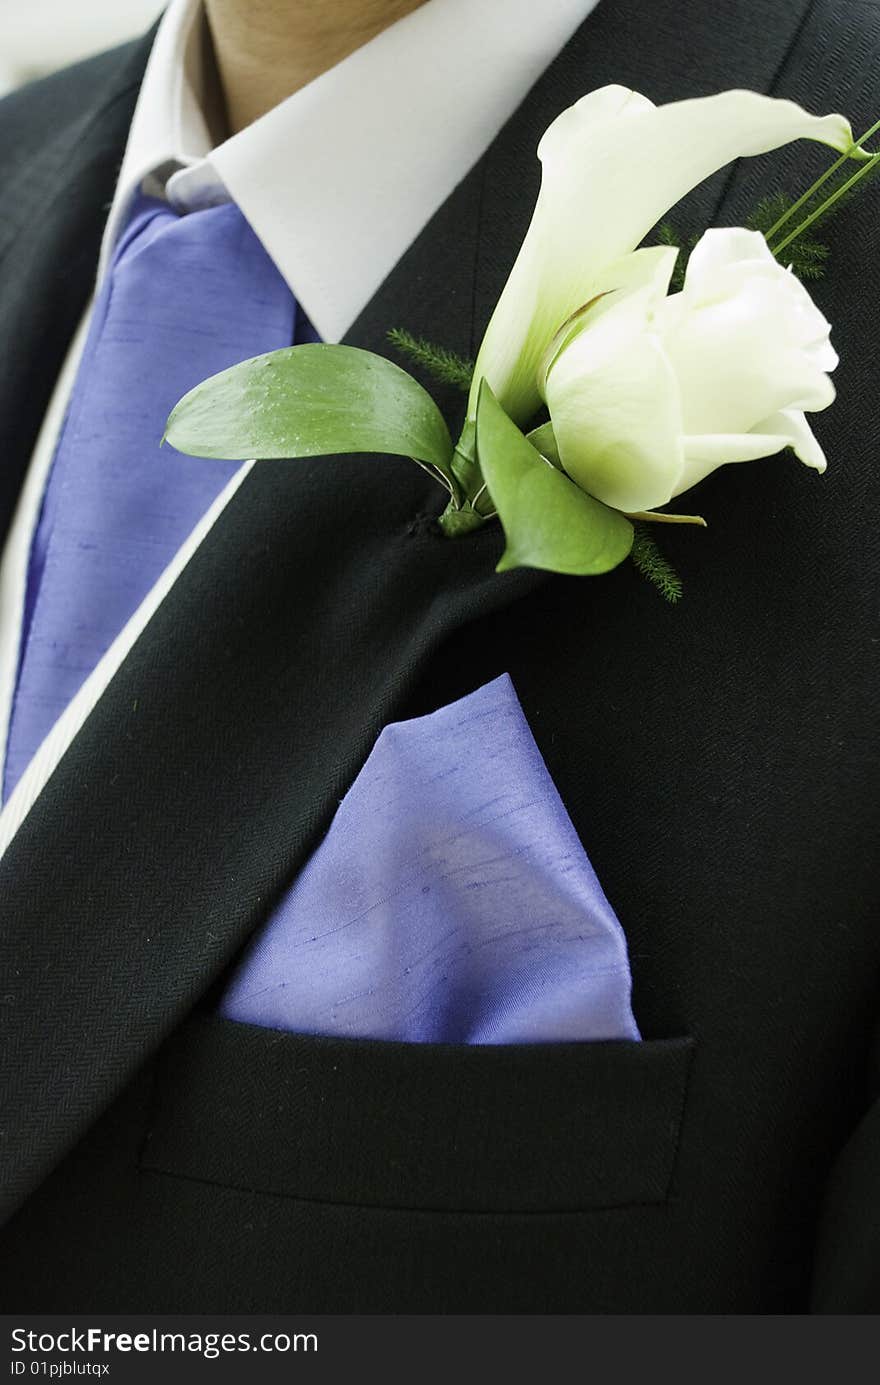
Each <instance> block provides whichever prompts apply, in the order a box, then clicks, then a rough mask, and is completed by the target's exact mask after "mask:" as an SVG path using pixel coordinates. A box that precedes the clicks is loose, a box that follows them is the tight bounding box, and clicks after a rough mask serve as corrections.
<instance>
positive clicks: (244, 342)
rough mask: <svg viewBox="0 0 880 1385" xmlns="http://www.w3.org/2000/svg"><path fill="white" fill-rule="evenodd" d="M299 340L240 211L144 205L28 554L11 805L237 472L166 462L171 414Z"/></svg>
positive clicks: (86, 361)
mask: <svg viewBox="0 0 880 1385" xmlns="http://www.w3.org/2000/svg"><path fill="white" fill-rule="evenodd" d="M298 318H299V320H298ZM303 326H305V331H304V330H303ZM298 328H299V337H298V339H303V338H304V337H306V338H307V337H308V335H309V333H310V332H311V329H310V325H309V324H308V321H307V319H303V317H302V315H298V314H297V306H296V303H295V301H294V299H293V297H292V295H291V293H290V290H289V288H288V287H287V285H286V283H285V282H284V280H283V278H282V277H281V275H280V274H279V273H278V270H277V269H276V268H275V266H274V264H273V263H272V261H271V260H270V259H269V256H268V255H267V254H266V252H265V250H264V249H263V247H262V245H261V244H260V242H259V241H258V240H257V237H256V236H255V235H254V233H253V231H252V230H251V228H250V226H249V225H248V223H247V222H246V221H245V219H244V217H243V216H242V214H241V212H240V211H239V210H238V208H237V207H235V206H234V205H232V204H227V205H224V206H220V207H211V208H209V209H208V210H205V211H199V212H193V213H191V214H189V215H188V216H178V215H177V213H176V212H174V211H173V210H172V209H171V208H170V207H169V206H168V205H167V203H165V202H162V201H159V200H158V199H156V198H148V197H144V198H141V199H139V201H138V203H137V205H136V206H135V208H134V214H133V216H132V218H131V220H130V222H129V224H128V226H127V229H126V231H125V233H124V234H123V236H122V237H121V239H120V241H119V244H118V246H117V249H116V253H115V255H114V257H113V263H112V266H111V268H110V272H109V273H108V275H107V277H106V280H105V282H104V284H103V287H102V289H101V291H100V293H99V295H98V297H97V299H96V302H95V308H94V312H93V316H92V322H91V328H90V331H89V336H88V340H87V342H86V347H85V352H84V354H83V358H82V362H81V364H80V367H79V372H78V374H77V379H76V383H75V385H74V389H73V395H72V398H71V401H70V405H69V408H68V412H67V417H66V419H65V423H64V427H63V429H62V433H61V437H60V439H59V443H58V447H57V450H56V453H55V458H54V462H53V466H52V471H51V474H50V477H49V482H48V485H47V488H46V494H45V498H44V501H43V509H42V513H41V515H40V520H39V523H38V526H37V532H36V535H35V538H34V542H33V545H32V548H31V555H30V566H29V571H28V583H27V596H26V604H25V616H24V628H23V632H22V654H21V659H20V664H19V674H18V683H17V688H16V693H15V700H14V703H13V711H12V720H11V724H10V731H9V745H8V749H7V756H6V772H5V780H4V799H5V798H8V797H9V795H10V794H11V792H12V790H13V789H14V787H15V785H16V783H17V782H18V780H19V778H20V777H21V775H22V773H23V771H24V770H25V769H26V768H27V765H28V763H29V761H30V759H31V757H32V755H33V754H34V752H35V751H36V750H37V749H38V747H39V745H40V744H41V742H42V740H43V738H44V736H45V735H46V734H47V733H48V732H49V731H50V730H51V728H52V726H53V725H54V723H55V721H56V719H57V718H58V717H59V716H60V714H61V713H62V712H63V711H64V709H65V707H66V706H67V704H68V703H69V702H70V700H71V699H72V698H73V696H74V694H75V693H76V692H77V691H78V690H79V688H80V686H81V684H82V683H83V682H84V681H85V679H86V678H87V677H88V675H89V674H90V673H91V672H92V670H93V669H94V667H95V666H96V664H97V663H98V662H99V660H100V659H101V657H102V656H103V655H104V654H105V653H106V651H107V649H108V648H109V646H110V645H111V643H112V642H113V640H114V639H115V638H116V636H117V635H118V634H119V632H120V631H121V630H122V628H123V626H124V625H125V624H126V622H127V620H128V619H129V617H130V616H131V615H133V614H134V612H135V611H136V610H137V608H138V606H139V605H140V603H141V601H142V600H143V599H144V597H145V596H146V595H147V594H148V593H149V591H150V589H151V587H152V586H153V584H154V583H155V582H156V580H157V579H158V578H159V577H160V576H161V574H162V572H163V570H164V569H165V567H166V566H167V564H168V563H169V562H170V561H171V559H172V558H173V557H174V555H175V553H176V552H177V550H178V548H179V547H180V546H181V544H182V543H183V542H184V540H185V539H186V538H187V537H188V536H189V534H190V533H191V531H192V529H193V528H194V527H195V525H196V524H197V523H198V521H199V520H200V519H201V518H202V516H203V515H204V514H205V512H206V510H208V509H209V507H210V505H211V504H212V502H213V501H214V500H215V499H216V497H217V496H218V495H219V494H220V492H221V490H222V489H223V487H224V486H225V485H226V483H227V481H228V480H229V479H230V477H231V476H232V475H233V474H234V472H235V471H236V470H237V467H238V466H239V463H236V462H218V461H198V462H196V461H193V460H191V459H190V458H187V457H182V456H180V454H179V453H177V452H175V451H174V450H173V449H172V448H169V447H164V448H162V449H161V451H160V449H159V441H160V439H161V437H162V434H163V432H164V429H165V420H166V418H167V416H168V413H169V412H170V410H171V408H172V406H173V405H174V404H175V403H176V401H177V400H178V399H179V398H180V396H181V395H182V394H184V393H185V391H186V390H188V389H190V388H191V387H192V386H193V385H196V384H197V383H198V382H199V380H202V379H204V378H205V376H207V375H213V374H214V373H215V372H216V371H219V370H225V369H226V367H227V366H231V365H234V364H235V362H236V361H240V360H243V359H245V358H246V357H248V356H256V355H258V354H259V353H260V352H262V351H272V350H274V349H275V348H277V347H281V346H290V344H291V342H292V341H293V340H294V339H295V336H297V329H298Z"/></svg>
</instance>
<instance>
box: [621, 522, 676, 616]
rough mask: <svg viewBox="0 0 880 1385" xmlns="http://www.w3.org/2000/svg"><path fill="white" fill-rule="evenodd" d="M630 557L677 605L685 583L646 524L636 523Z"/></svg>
mask: <svg viewBox="0 0 880 1385" xmlns="http://www.w3.org/2000/svg"><path fill="white" fill-rule="evenodd" d="M633 529H634V530H635V537H634V539H633V546H632V550H631V551H630V557H631V558H632V561H633V564H634V565H635V567H636V570H637V571H638V572H640V573H641V575H642V576H643V577H644V578H646V579H647V581H649V582H650V583H651V585H652V586H654V587H656V588H657V590H658V592H659V593H660V595H661V596H662V597H663V598H664V600H666V601H668V602H669V604H670V605H671V606H675V605H676V603H677V602H679V601H680V600H681V598H682V594H683V592H684V584H683V582H682V580H681V578H680V577H679V575H678V573H677V572H676V571H675V568H674V567H673V566H672V564H671V563H670V562H669V561H668V560H667V559H666V558H664V556H663V554H662V553H661V552H660V548H659V546H658V544H657V540H656V539H655V538H653V537H652V535H651V534H649V533H648V526H647V525H646V524H638V523H637V524H634V525H633Z"/></svg>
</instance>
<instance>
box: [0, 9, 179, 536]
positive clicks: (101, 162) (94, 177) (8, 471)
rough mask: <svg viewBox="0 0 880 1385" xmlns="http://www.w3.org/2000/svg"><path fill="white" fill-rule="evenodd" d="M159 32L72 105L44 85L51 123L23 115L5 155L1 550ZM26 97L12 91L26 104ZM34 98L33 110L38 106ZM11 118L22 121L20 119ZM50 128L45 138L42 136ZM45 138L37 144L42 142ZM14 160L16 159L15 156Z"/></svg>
mask: <svg viewBox="0 0 880 1385" xmlns="http://www.w3.org/2000/svg"><path fill="white" fill-rule="evenodd" d="M152 38H153V36H152V34H149V35H148V36H147V37H146V38H145V39H142V40H139V41H138V42H136V43H133V44H128V45H126V46H125V47H124V48H122V49H119V50H116V51H115V52H113V53H110V54H106V55H103V56H102V57H100V58H97V59H94V60H92V61H91V62H89V63H85V64H83V65H82V66H81V68H79V69H78V70H77V72H78V76H79V80H78V81H76V82H72V83H70V86H71V87H72V95H73V97H74V100H73V101H72V102H71V103H70V105H71V106H72V109H70V110H68V109H67V106H66V103H65V102H63V101H61V100H60V97H59V95H58V93H57V91H56V90H55V84H56V83H57V80H58V79H50V80H49V81H48V82H46V83H44V84H43V86H44V92H45V94H44V100H43V111H44V113H45V116H46V118H47V120H48V121H49V122H50V125H49V132H45V131H35V130H34V128H33V124H34V122H32V121H25V122H22V126H21V129H20V130H19V129H18V128H17V127H16V125H15V123H14V116H13V117H12V118H10V122H9V124H7V123H4V132H6V131H7V130H8V131H9V134H8V144H7V147H6V150H5V152H4V155H3V156H0V188H2V203H0V332H2V339H3V341H4V343H5V349H4V352H3V370H2V372H0V548H2V544H3V541H4V539H5V537H6V534H7V532H8V529H9V525H10V523H11V521H12V515H13V512H14V509H15V504H16V501H17V499H18V494H19V491H20V489H21V484H22V481H23V479H24V474H25V471H26V469H27V466H28V463H29V461H30V457H31V453H32V451H33V447H34V442H35V440H36V436H37V432H38V431H39V427H40V424H41V422H42V419H43V415H44V413H45V411H46V406H47V404H48V401H49V396H50V395H51V392H52V388H53V385H54V383H55V379H56V377H57V375H58V371H59V369H60V367H61V363H62V361H63V359H64V355H65V352H66V350H67V347H68V344H69V342H70V340H71V338H72V336H73V333H74V331H75V330H76V326H77V323H78V322H79V320H80V318H81V316H82V313H83V311H84V309H85V306H86V303H87V301H88V297H89V294H90V292H91V289H92V284H93V282H94V277H95V270H96V267H97V262H98V249H99V246H100V239H101V231H102V228H103V225H104V221H105V218H106V215H107V208H108V206H109V204H110V200H111V198H112V196H113V188H114V184H115V181H116V175H117V172H118V166H119V161H120V158H121V150H122V149H123V148H124V144H125V138H126V134H127V132H128V126H129V125H130V123H131V117H132V113H133V111H134V105H135V101H136V99H137V92H138V87H139V86H140V82H141V79H142V77H143V72H144V67H145V66H146V61H147V57H148V55H149V51H150V47H151V45H152ZM17 99H18V98H16V97H10V98H9V101H10V102H12V103H14V102H15V101H16V100H17ZM34 105H35V102H34V100H33V97H32V96H31V97H30V98H29V101H28V107H27V109H28V110H29V111H33V109H34ZM10 127H11V128H10ZM38 136H41V138H40V139H39V143H37V142H36V140H37V137H38ZM31 142H33V147H32V143H31ZM13 157H14V162H13Z"/></svg>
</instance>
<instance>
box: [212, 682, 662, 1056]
mask: <svg viewBox="0 0 880 1385" xmlns="http://www.w3.org/2000/svg"><path fill="white" fill-rule="evenodd" d="M630 990H631V979H630V971H629V963H628V959H627V951H626V939H625V937H624V934H623V930H622V929H621V926H620V924H619V923H618V921H617V918H616V917H615V914H614V911H613V910H612V908H611V906H610V904H609V903H608V901H607V899H606V898H605V895H604V894H603V892H602V888H601V886H600V884H599V881H598V880H597V878H596V875H595V872H594V871H593V868H592V866H591V865H590V862H589V860H588V859H587V856H586V853H585V852H584V849H583V847H582V846H581V844H580V841H579V840H578V837H577V834H576V833H575V830H574V827H573V826H572V824H571V821H570V820H569V817H568V814H567V813H566V811H565V807H564V805H563V803H562V800H561V799H560V797H559V794H558V793H557V791H556V788H555V786H554V784H553V781H552V780H551V778H550V775H549V774H548V772H547V768H546V766H545V765H544V762H543V760H542V758H541V754H540V751H539V750H538V747H537V746H536V744H535V741H534V739H533V737H532V734H531V731H530V730H529V726H528V723H527V721H526V719H525V716H524V715H523V712H522V708H521V707H520V704H519V701H518V699H517V696H516V693H515V691H514V688H513V684H512V682H511V681H510V678H509V677H508V676H507V675H506V674H505V675H504V676H502V677H501V678H497V679H496V680H495V681H494V682H492V683H489V684H487V686H486V687H484V688H480V689H479V690H478V691H477V692H474V693H471V694H470V695H469V696H468V697H464V698H462V699H461V700H460V701H459V702H454V703H452V704H451V705H450V706H448V707H442V708H441V709H440V710H439V711H437V712H433V713H431V715H430V716H425V717H418V718H416V719H414V720H412V721H403V722H397V723H395V724H393V725H391V726H388V727H386V729H385V730H384V731H383V732H382V734H381V735H380V736H379V739H378V740H377V742H376V744H375V747H374V748H373V751H372V753H371V754H370V756H369V759H368V760H367V762H366V764H365V765H364V768H363V769H362V770H361V773H360V774H359V775H358V777H357V779H356V780H355V782H354V784H353V785H352V787H351V789H350V790H349V792H348V794H347V795H346V797H345V799H344V800H343V802H342V803H341V805H340V807H339V809H338V811H337V813H336V816H335V817H334V819H333V822H332V824H331V827H330V830H329V832H328V833H327V836H326V837H325V838H324V840H323V842H322V843H321V845H320V846H319V847H318V849H317V850H316V851H315V853H314V855H313V856H312V858H311V860H310V861H309V862H308V864H307V865H306V866H305V868H304V869H303V870H302V872H301V873H300V875H299V877H298V879H297V880H296V882H295V883H294V885H293V887H292V888H291V890H290V892H289V893H288V895H287V897H286V898H285V899H284V900H283V901H282V903H281V905H280V906H279V907H278V909H277V910H276V912H275V914H274V916H273V917H272V919H271V920H270V921H269V923H268V924H267V925H266V926H265V927H264V928H263V929H262V930H261V931H260V933H259V935H258V936H257V938H256V940H255V942H254V943H253V944H252V946H251V947H250V949H249V951H248V952H247V954H246V955H245V958H244V960H243V961H242V963H241V964H240V965H239V967H238V969H237V971H236V973H235V975H234V977H233V980H232V983H231V985H230V986H229V988H228V989H227V991H226V993H225V995H224V997H223V1000H222V1003H221V1006H220V1013H221V1014H222V1015H224V1016H225V1017H226V1018H228V1019H232V1020H240V1021H245V1022H247V1023H250V1024H257V1025H264V1026H267V1027H269V1028H274V1029H285V1030H291V1031H297V1032H301V1033H311V1034H332V1035H343V1036H351V1037H357V1038H374V1039H397V1040H404V1041H409V1042H417V1043H418V1042H421V1043H425V1042H442V1043H468V1044H500V1043H533V1042H548V1041H558V1040H584V1039H638V1038H639V1032H638V1029H637V1027H636V1023H635V1019H634V1018H633V1013H632V1009H631V1005H630Z"/></svg>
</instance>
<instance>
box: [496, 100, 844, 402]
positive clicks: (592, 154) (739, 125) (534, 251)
mask: <svg viewBox="0 0 880 1385" xmlns="http://www.w3.org/2000/svg"><path fill="white" fill-rule="evenodd" d="M796 139H811V140H817V141H819V142H821V143H824V144H827V145H830V146H831V148H833V149H836V150H838V151H839V152H841V153H847V152H849V151H850V150H852V148H853V135H852V129H851V127H850V124H849V122H848V121H847V120H846V119H845V118H844V117H843V116H842V115H827V116H814V115H810V114H808V112H806V111H805V110H803V109H802V108H801V107H800V106H798V105H795V104H794V103H793V102H791V101H780V100H776V99H774V98H772V97H767V96H760V95H757V94H756V93H754V92H749V91H728V92H724V93H721V94H720V95H717V96H709V97H702V98H696V99H693V100H688V101H678V102H674V103H671V104H669V105H666V106H655V105H653V103H652V102H651V101H649V100H648V99H647V97H645V96H641V95H640V94H639V93H638V92H634V91H630V90H628V89H627V88H625V87H620V86H608V87H603V88H601V89H600V90H598V91H595V92H592V93H591V94H590V95H589V96H585V97H584V98H583V99H582V100H580V101H578V102H577V103H576V104H575V105H574V106H572V107H570V108H569V109H568V110H566V111H564V112H563V114H562V115H561V116H559V117H558V119H557V120H556V121H554V123H553V124H552V125H551V126H550V128H549V129H548V130H547V132H546V134H545V135H544V137H543V139H542V140H541V143H540V146H539V149H538V154H539V157H540V159H541V162H542V165H543V176H542V184H541V191H540V195H539V198H538V202H537V205H536V208H535V212H534V216H533V218H532V222H531V226H530V228H529V231H528V234H527V236H526V238H525V240H524V242H523V245H522V248H521V250H520V253H519V256H518V258H517V260H516V263H515V265H514V267H513V270H512V272H511V275H510V278H509V279H508V281H507V285H506V287H505V289H504V291H503V293H502V295H501V298H500V299H499V302H498V305H497V307H496V309H495V312H494V314H493V317H492V320H491V322H490V324H489V327H488V329H487V332H486V335H485V338H484V340H483V343H482V346H481V349H480V352H479V355H478V358H477V363H476V370H475V374H474V381H473V387H472V391H471V396H470V403H469V417H470V418H471V419H473V418H474V417H475V415H476V406H477V399H478V395H479V389H480V383H481V381H482V380H483V379H486V380H487V381H488V382H489V384H490V385H491V387H492V390H493V391H494V393H495V395H496V397H497V398H498V400H499V401H500V403H501V404H502V406H503V407H504V409H505V410H506V411H507V413H508V414H509V415H510V417H511V418H513V419H514V420H515V421H516V422H518V423H520V424H525V423H526V422H528V420H529V419H530V417H531V416H532V415H533V414H534V412H535V411H536V409H537V408H538V406H539V403H540V396H539V390H538V383H537V375H538V369H539V365H540V363H541V360H542V358H543V356H544V355H545V353H546V351H547V349H548V346H549V344H550V342H551V341H552V339H553V338H554V336H555V335H556V333H557V332H558V331H559V329H560V327H561V326H562V325H563V324H564V323H565V322H566V320H567V319H568V318H569V317H571V315H572V314H573V313H575V312H576V311H577V310H578V309H579V308H581V307H582V305H584V304H585V303H587V302H588V301H589V300H590V299H592V298H594V297H595V295H596V293H597V292H598V291H599V288H598V285H599V284H600V281H601V280H602V279H603V277H604V276H605V271H606V270H607V269H608V267H609V266H610V265H611V264H612V263H613V262H615V261H618V260H621V259H622V258H623V257H624V256H626V255H627V254H629V253H630V252H632V251H633V250H635V248H636V247H637V246H638V245H639V244H640V243H641V241H642V240H643V239H644V238H645V236H646V235H647V234H648V232H649V231H650V230H651V229H652V228H653V227H654V226H655V225H656V224H657V222H658V221H659V220H660V219H661V218H662V217H663V216H664V214H665V213H666V212H667V211H668V210H669V208H670V207H672V206H673V205H674V204H675V203H676V202H678V201H680V199H681V198H682V197H684V196H685V194H686V193H688V192H689V191H690V190H691V189H692V188H694V187H696V185H697V184H698V183H701V182H702V181H703V180H704V179H705V178H707V177H709V176H710V175H711V174H712V173H714V172H716V171H717V170H718V169H719V168H722V167H723V166H724V165H725V164H727V163H729V162H731V160H733V159H736V158H740V157H742V156H745V155H757V154H765V153H768V152H769V151H771V150H773V149H777V148H779V147H781V146H782V145H784V144H788V143H790V142H791V141H792V140H796ZM609 330H610V329H609ZM648 354H649V353H648V352H647V349H646V354H645V358H644V360H643V361H642V362H641V367H640V368H641V369H642V370H644V371H650V370H652V369H656V366H655V365H652V364H651V362H650V361H649V360H648Z"/></svg>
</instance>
